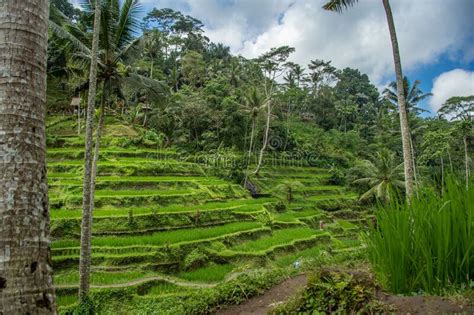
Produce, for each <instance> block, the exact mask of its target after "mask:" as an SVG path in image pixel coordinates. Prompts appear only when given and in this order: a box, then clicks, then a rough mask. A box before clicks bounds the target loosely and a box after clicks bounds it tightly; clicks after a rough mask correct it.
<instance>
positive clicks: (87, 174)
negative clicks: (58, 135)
mask: <svg viewBox="0 0 474 315" xmlns="http://www.w3.org/2000/svg"><path fill="white" fill-rule="evenodd" d="M99 31H100V0H96V1H95V13H94V34H93V38H92V52H91V67H90V73H89V95H88V98H87V119H86V138H85V154H84V183H83V200H82V223H81V254H80V258H79V299H80V300H81V301H84V300H85V299H86V298H87V296H88V294H89V276H90V264H91V234H92V213H91V178H92V174H91V173H92V156H91V155H92V131H93V122H94V108H95V97H96V89H97V55H98V51H99Z"/></svg>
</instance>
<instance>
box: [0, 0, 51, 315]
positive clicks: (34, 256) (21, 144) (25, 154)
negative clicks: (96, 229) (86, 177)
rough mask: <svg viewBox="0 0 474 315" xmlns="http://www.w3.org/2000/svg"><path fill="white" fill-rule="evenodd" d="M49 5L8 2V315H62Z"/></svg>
mask: <svg viewBox="0 0 474 315" xmlns="http://www.w3.org/2000/svg"><path fill="white" fill-rule="evenodd" d="M48 7H49V1H47V0H41V1H38V0H34V1H33V0H22V1H15V0H0V8H1V12H2V13H1V14H0V38H1V44H0V65H1V74H0V76H1V80H0V143H1V145H0V157H1V158H0V178H1V180H0V314H55V313H56V307H55V297H54V288H53V279H52V266H51V253H50V232H49V205H48V181H47V176H46V140H45V139H46V135H45V112H46V111H45V105H46V104H45V100H46V51H47V41H48V11H49V10H48Z"/></svg>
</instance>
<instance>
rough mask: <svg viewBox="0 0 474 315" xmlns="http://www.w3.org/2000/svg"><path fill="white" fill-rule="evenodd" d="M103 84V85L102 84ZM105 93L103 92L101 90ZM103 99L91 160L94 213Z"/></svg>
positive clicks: (103, 118)
mask: <svg viewBox="0 0 474 315" xmlns="http://www.w3.org/2000/svg"><path fill="white" fill-rule="evenodd" d="M104 86H105V85H104ZM102 93H103V95H105V93H104V92H102ZM104 102H105V100H104V99H102V103H101V105H100V116H99V124H98V126H97V130H96V134H95V148H94V158H93V160H92V171H91V195H90V196H91V197H90V201H91V206H90V212H91V214H93V213H94V205H95V204H94V196H95V180H96V177H97V162H98V161H99V151H100V138H101V137H102V129H103V128H104V120H105V106H104Z"/></svg>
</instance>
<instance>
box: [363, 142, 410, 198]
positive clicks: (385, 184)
mask: <svg viewBox="0 0 474 315" xmlns="http://www.w3.org/2000/svg"><path fill="white" fill-rule="evenodd" d="M402 167H403V163H401V164H397V163H396V160H395V153H393V152H390V151H388V150H383V151H380V152H377V154H376V156H375V157H374V158H373V159H372V161H369V160H365V161H363V162H362V164H361V165H360V166H358V167H356V168H358V169H359V170H360V171H361V172H362V174H363V176H364V177H362V178H359V179H357V180H355V181H354V184H364V185H367V186H369V187H370V188H369V190H367V191H366V192H365V193H363V194H362V195H361V196H360V200H367V199H369V198H370V197H375V198H376V199H378V200H381V201H383V202H387V201H389V200H390V194H391V193H392V192H393V191H395V190H397V189H402V188H403V187H404V185H403V181H402V180H401V179H402V176H401V169H402Z"/></svg>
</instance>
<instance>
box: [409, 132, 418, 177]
mask: <svg viewBox="0 0 474 315" xmlns="http://www.w3.org/2000/svg"><path fill="white" fill-rule="evenodd" d="M410 149H411V163H412V165H413V180H414V181H415V182H416V177H417V173H416V161H415V147H414V146H413V138H412V136H411V135H410Z"/></svg>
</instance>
